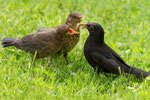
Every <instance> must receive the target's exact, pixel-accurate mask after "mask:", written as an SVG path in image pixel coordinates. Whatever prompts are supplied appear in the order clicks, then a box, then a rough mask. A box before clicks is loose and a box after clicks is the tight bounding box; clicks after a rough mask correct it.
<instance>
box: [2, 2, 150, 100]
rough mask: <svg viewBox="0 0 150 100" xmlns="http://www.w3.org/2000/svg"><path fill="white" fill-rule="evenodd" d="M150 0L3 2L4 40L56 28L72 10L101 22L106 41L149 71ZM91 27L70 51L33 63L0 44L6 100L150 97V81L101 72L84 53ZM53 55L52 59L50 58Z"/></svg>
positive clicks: (143, 99) (86, 19) (130, 99)
mask: <svg viewBox="0 0 150 100" xmlns="http://www.w3.org/2000/svg"><path fill="white" fill-rule="evenodd" d="M149 5H150V0H0V40H1V39H2V38H4V37H15V38H21V37H23V36H25V35H27V34H29V33H36V29H38V28H54V27H56V26H57V25H59V24H61V23H63V22H64V21H65V19H66V17H67V15H68V14H69V13H70V12H71V11H77V12H80V13H81V14H82V15H83V22H84V23H89V22H97V23H99V24H101V25H102V26H103V28H104V30H105V42H106V43H107V44H108V45H109V46H110V47H111V48H113V49H114V50H115V51H116V52H117V53H118V54H119V55H120V56H121V57H122V58H123V59H124V60H125V62H127V63H128V64H129V65H131V66H134V67H136V68H140V69H142V70H145V71H147V72H150V11H149V9H150V6H149ZM87 36H88V31H87V30H81V38H80V41H79V43H78V45H77V46H76V47H75V48H74V49H73V51H71V52H70V53H69V55H68V57H69V62H70V64H68V65H67V64H66V63H65V60H64V58H63V56H59V57H54V58H53V60H52V66H51V67H49V66H48V64H47V63H45V62H44V61H43V60H42V59H39V60H38V61H37V62H36V63H37V66H34V65H33V63H32V62H31V56H30V54H28V53H26V52H24V51H21V50H19V49H16V48H14V47H10V48H6V49H3V48H2V46H0V99H2V100H13V99H15V100H16V99H17V100H24V99H26V100H28V99H33V100H57V99H59V100H103V99H104V100H112V99H114V100H116V99H122V100H148V99H150V81H149V80H144V79H140V78H137V77H135V76H132V75H130V78H129V79H127V78H125V77H124V76H116V75H113V74H106V73H100V74H99V75H98V74H96V73H95V72H94V70H93V68H92V67H91V66H90V65H89V64H88V62H87V61H86V59H85V57H84V54H83V47H84V42H85V40H86V38H87ZM47 59H48V58H47Z"/></svg>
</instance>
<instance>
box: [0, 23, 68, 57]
mask: <svg viewBox="0 0 150 100" xmlns="http://www.w3.org/2000/svg"><path fill="white" fill-rule="evenodd" d="M68 28H69V27H68V26H67V25H60V26H58V27H57V28H56V29H51V30H45V31H42V32H38V33H36V34H28V35H26V36H25V37H23V38H22V39H15V38H10V37H7V38H4V39H3V40H2V45H3V47H9V46H15V47H16V48H19V49H22V50H24V51H26V52H30V53H31V54H34V53H35V52H37V56H36V58H44V57H47V56H52V55H54V54H56V53H57V52H58V51H59V50H60V49H61V48H62V46H63V42H62V41H63V37H64V36H65V34H66V32H67V31H68Z"/></svg>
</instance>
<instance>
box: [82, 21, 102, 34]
mask: <svg viewBox="0 0 150 100" xmlns="http://www.w3.org/2000/svg"><path fill="white" fill-rule="evenodd" d="M79 26H82V27H83V28H86V29H87V30H88V31H89V33H90V35H95V36H98V35H102V34H104V30H103V28H102V26H101V25H100V24H98V23H95V22H92V23H88V24H83V23H80V24H79Z"/></svg>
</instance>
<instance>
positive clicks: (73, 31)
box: [67, 28, 80, 35]
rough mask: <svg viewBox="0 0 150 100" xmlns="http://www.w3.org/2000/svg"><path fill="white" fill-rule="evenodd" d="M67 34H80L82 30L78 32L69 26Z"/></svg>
mask: <svg viewBox="0 0 150 100" xmlns="http://www.w3.org/2000/svg"><path fill="white" fill-rule="evenodd" d="M67 34H68V35H73V34H80V32H77V31H75V30H73V29H72V28H69V29H68V32H67Z"/></svg>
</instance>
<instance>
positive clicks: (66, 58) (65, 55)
mask: <svg viewBox="0 0 150 100" xmlns="http://www.w3.org/2000/svg"><path fill="white" fill-rule="evenodd" d="M64 58H65V60H66V63H67V64H69V61H68V57H67V54H64Z"/></svg>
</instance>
